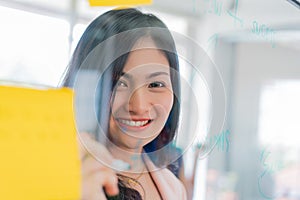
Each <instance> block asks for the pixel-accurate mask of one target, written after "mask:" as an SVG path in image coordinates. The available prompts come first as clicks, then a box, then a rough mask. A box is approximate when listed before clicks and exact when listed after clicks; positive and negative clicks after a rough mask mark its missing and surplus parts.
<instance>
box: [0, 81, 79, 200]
mask: <svg viewBox="0 0 300 200" xmlns="http://www.w3.org/2000/svg"><path fill="white" fill-rule="evenodd" d="M0 159H1V164H0V198H1V199H5V200H77V199H80V178H81V177H80V160H79V152H78V145H77V140H76V128H75V121H74V114H73V91H72V90H70V89H66V88H62V89H46V90H41V89H29V88H21V87H12V86H0Z"/></svg>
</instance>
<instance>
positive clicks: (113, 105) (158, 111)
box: [63, 9, 186, 199]
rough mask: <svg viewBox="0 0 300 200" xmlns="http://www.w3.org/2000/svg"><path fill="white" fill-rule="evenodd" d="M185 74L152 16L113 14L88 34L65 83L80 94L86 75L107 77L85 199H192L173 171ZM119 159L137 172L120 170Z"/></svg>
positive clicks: (85, 168)
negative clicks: (87, 72)
mask: <svg viewBox="0 0 300 200" xmlns="http://www.w3.org/2000/svg"><path fill="white" fill-rule="evenodd" d="M178 68H179V66H178V58H177V54H176V48H175V43H174V41H173V38H172V36H171V34H170V32H169V30H168V29H167V27H166V26H165V25H164V24H163V22H161V21H160V20H159V19H158V18H157V17H155V16H153V15H151V14H143V13H141V12H140V11H138V10H136V9H122V10H112V11H108V12H107V13H105V14H103V15H101V16H99V17H98V18H96V19H95V20H94V21H93V22H92V23H91V24H90V25H89V26H88V28H87V29H86V31H85V32H84V34H83V36H82V38H81V39H80V41H79V43H78V46H77V48H76V49H75V51H74V55H73V57H72V60H71V62H70V65H69V67H68V69H67V71H66V75H65V78H64V80H63V85H64V86H68V87H74V88H75V92H77V93H80V92H81V91H76V88H77V87H76V85H80V84H81V82H80V81H77V75H78V74H79V73H80V71H82V70H90V71H92V72H94V73H95V74H99V81H98V83H97V84H96V86H95V91H96V93H95V107H96V108H97V109H96V110H95V112H96V113H97V116H98V123H99V127H98V131H97V135H98V137H97V138H101V140H100V141H101V144H100V143H97V144H96V145H95V142H94V141H92V140H91V139H90V138H89V137H85V136H83V137H81V136H80V135H79V138H80V139H81V142H82V146H84V147H85V148H83V149H87V150H83V153H82V154H83V155H87V154H93V157H91V156H83V157H84V159H83V161H82V174H83V184H82V189H83V193H82V198H83V199H93V198H95V199H96V198H97V199H101V198H102V199H105V197H104V191H103V190H101V188H102V187H104V190H105V193H106V196H108V195H109V196H111V195H116V194H117V193H118V191H119V197H120V198H121V199H178V198H179V199H186V192H185V189H184V187H183V185H182V184H181V182H180V181H179V180H178V179H177V178H176V177H175V176H174V175H173V174H172V173H171V172H170V171H169V170H168V169H166V168H165V167H166V166H167V165H168V164H170V162H171V160H170V159H168V158H170V157H172V156H170V155H171V154H172V152H171V148H168V147H169V146H170V145H171V143H172V140H173V138H174V136H175V133H176V130H177V127H178V119H179V99H180V92H179V88H180V86H179V85H180V83H179V78H180V77H179V69H178ZM90 87H91V88H93V85H91V86H90ZM89 106H93V105H89ZM75 109H76V108H75ZM99 135H100V136H99ZM103 138H104V140H103ZM90 144H91V145H90ZM103 148H105V149H107V150H108V151H106V150H105V151H101V152H100V151H99V149H103ZM165 149H168V150H165ZM105 152H106V153H105ZM162 152H163V153H162ZM107 155H108V156H107ZM107 157H109V158H108V159H104V158H107ZM133 158H134V159H133ZM114 159H119V160H122V161H125V162H126V163H129V164H130V169H126V170H120V169H119V170H116V168H115V167H114V165H113V163H115V162H114ZM99 161H101V162H99ZM173 161H174V160H173ZM114 177H115V178H118V187H117V184H116V183H115V178H114ZM93 188H94V189H93Z"/></svg>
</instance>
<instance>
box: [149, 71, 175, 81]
mask: <svg viewBox="0 0 300 200" xmlns="http://www.w3.org/2000/svg"><path fill="white" fill-rule="evenodd" d="M160 75H166V76H170V74H169V73H168V72H154V73H151V74H149V75H148V76H147V77H146V78H147V79H150V78H153V77H156V76H160Z"/></svg>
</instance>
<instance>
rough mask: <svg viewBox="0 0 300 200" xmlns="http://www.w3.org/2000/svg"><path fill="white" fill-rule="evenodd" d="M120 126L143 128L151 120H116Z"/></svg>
mask: <svg viewBox="0 0 300 200" xmlns="http://www.w3.org/2000/svg"><path fill="white" fill-rule="evenodd" d="M117 121H118V122H119V123H120V124H124V125H126V126H130V127H144V126H146V125H148V124H149V123H150V122H151V121H152V120H136V121H133V120H125V119H118V120H117Z"/></svg>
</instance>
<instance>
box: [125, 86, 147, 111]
mask: <svg viewBox="0 0 300 200" xmlns="http://www.w3.org/2000/svg"><path fill="white" fill-rule="evenodd" d="M149 109H150V103H149V99H148V98H147V91H146V90H145V88H143V87H140V88H137V89H135V90H134V91H133V92H132V93H131V95H130V96H129V105H128V110H129V112H130V113H131V114H135V115H141V114H145V113H147V112H148V111H149Z"/></svg>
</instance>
